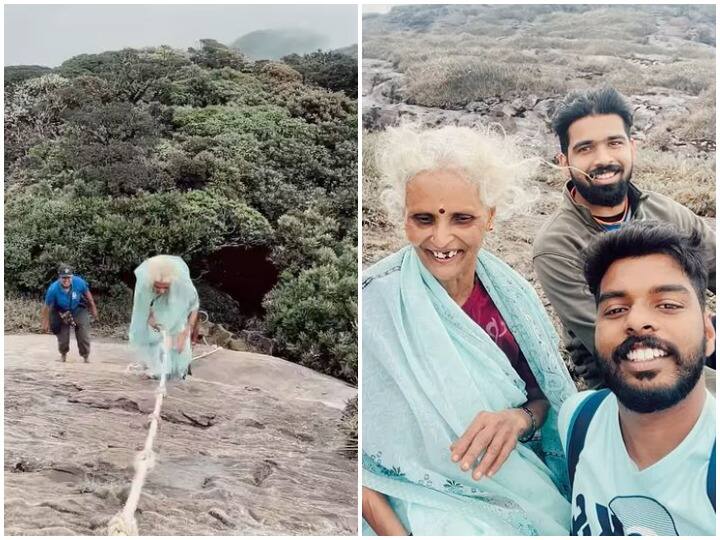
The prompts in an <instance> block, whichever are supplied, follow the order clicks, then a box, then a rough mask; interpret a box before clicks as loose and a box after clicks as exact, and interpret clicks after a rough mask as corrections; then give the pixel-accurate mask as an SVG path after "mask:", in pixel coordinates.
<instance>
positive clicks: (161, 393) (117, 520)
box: [108, 330, 222, 536]
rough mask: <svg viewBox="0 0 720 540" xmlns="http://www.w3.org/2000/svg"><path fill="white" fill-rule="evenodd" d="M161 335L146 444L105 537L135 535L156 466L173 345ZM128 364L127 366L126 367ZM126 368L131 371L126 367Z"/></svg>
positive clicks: (163, 332) (218, 348)
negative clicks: (137, 513)
mask: <svg viewBox="0 0 720 540" xmlns="http://www.w3.org/2000/svg"><path fill="white" fill-rule="evenodd" d="M161 335H162V343H163V345H162V348H161V355H162V361H161V371H162V373H161V375H160V384H158V387H157V388H156V389H155V408H154V409H153V412H152V413H151V414H150V416H149V417H148V418H149V420H150V429H149V430H148V434H147V437H146V438H145V446H144V447H143V449H142V450H141V451H140V452H139V453H138V455H137V456H136V457H135V462H134V467H135V477H134V478H133V481H132V484H131V485H130V494H129V495H128V498H127V500H126V501H125V506H124V507H123V509H122V511H120V512H118V513H117V514H115V515H114V516H113V517H112V519H111V520H110V521H109V522H108V536H138V526H137V521H136V520H135V511H136V510H137V505H138V502H139V501H140V494H141V492H142V488H143V485H144V484H145V477H146V476H147V473H148V472H149V471H150V470H151V469H152V468H153V467H154V465H155V452H154V451H153V449H152V448H153V442H154V441H155V435H156V434H157V430H158V425H159V422H160V410H161V408H162V402H163V398H164V397H165V395H167V388H166V387H165V380H166V373H167V362H168V358H169V354H170V347H171V346H172V343H171V339H170V337H169V336H168V335H167V333H166V332H165V331H164V330H161ZM221 348H222V347H218V346H216V347H215V348H214V349H213V350H211V351H208V352H206V353H204V354H201V355H199V356H194V357H193V360H197V359H198V358H204V357H206V356H208V355H211V354H213V353H215V352H217V351H219V350H220V349H221ZM129 367H130V366H128V368H129ZM126 371H130V370H129V369H128V370H126Z"/></svg>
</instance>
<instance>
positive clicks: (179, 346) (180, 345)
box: [175, 329, 188, 352]
mask: <svg viewBox="0 0 720 540" xmlns="http://www.w3.org/2000/svg"><path fill="white" fill-rule="evenodd" d="M187 337H188V333H187V329H185V330H183V331H182V332H180V333H179V334H178V335H177V336H175V350H176V351H177V352H183V351H184V350H185V343H186V342H187Z"/></svg>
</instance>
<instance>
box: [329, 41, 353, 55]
mask: <svg viewBox="0 0 720 540" xmlns="http://www.w3.org/2000/svg"><path fill="white" fill-rule="evenodd" d="M333 52H336V53H338V54H344V55H345V56H350V57H351V58H357V56H358V46H357V43H353V44H352V45H348V46H347V47H340V48H339V49H335V50H333Z"/></svg>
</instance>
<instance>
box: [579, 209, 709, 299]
mask: <svg viewBox="0 0 720 540" xmlns="http://www.w3.org/2000/svg"><path fill="white" fill-rule="evenodd" d="M656 254H662V255H668V256H670V257H672V258H673V259H675V261H677V263H678V264H679V265H680V267H681V268H682V271H683V273H684V274H685V275H686V276H687V277H688V279H689V280H690V283H692V286H693V288H694V289H695V293H696V294H697V297H698V300H699V301H700V307H701V308H703V309H704V308H705V290H706V289H707V285H708V271H707V261H706V259H705V255H704V251H703V245H702V236H701V235H700V233H699V232H698V231H696V230H694V231H693V232H692V233H690V234H686V233H683V232H680V230H678V229H677V228H676V227H675V226H674V225H670V224H668V223H660V222H657V221H636V222H632V223H628V224H627V225H624V226H623V227H622V228H621V229H620V230H618V231H611V232H607V233H604V234H601V235H600V236H598V237H597V238H596V239H595V240H593V241H592V242H591V243H590V244H589V245H588V246H587V248H585V251H584V252H583V255H584V258H585V268H584V273H585V281H586V282H587V284H588V287H589V288H590V292H591V293H592V294H593V296H594V297H595V304H596V305H597V303H598V300H599V298H600V282H601V281H602V278H603V277H604V276H605V273H606V272H607V270H608V268H610V265H611V264H613V263H614V262H615V261H618V260H621V259H628V258H631V257H643V256H645V255H656Z"/></svg>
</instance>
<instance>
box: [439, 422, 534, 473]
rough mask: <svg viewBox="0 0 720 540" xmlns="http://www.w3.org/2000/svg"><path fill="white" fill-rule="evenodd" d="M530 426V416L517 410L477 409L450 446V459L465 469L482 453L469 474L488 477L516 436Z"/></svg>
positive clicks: (511, 447)
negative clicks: (460, 435) (468, 423)
mask: <svg viewBox="0 0 720 540" xmlns="http://www.w3.org/2000/svg"><path fill="white" fill-rule="evenodd" d="M530 427H531V421H530V418H529V417H528V415H527V414H526V413H525V412H524V411H522V410H521V409H506V410H504V411H499V412H486V411H483V412H480V413H478V414H477V416H475V419H474V420H473V421H472V423H471V424H470V426H469V427H468V428H467V429H466V430H465V433H463V435H462V437H460V438H459V439H458V440H457V441H455V442H454V443H453V444H451V445H450V450H451V452H452V457H451V459H452V460H453V461H454V462H456V463H457V462H459V464H460V468H461V469H462V470H463V471H467V470H469V469H470V467H472V466H473V465H474V464H475V462H476V460H477V458H478V456H480V454H483V452H484V454H483V456H482V459H481V460H480V463H479V464H478V466H477V467H475V470H473V473H472V477H473V479H475V480H480V478H482V477H483V475H487V476H492V475H494V474H495V473H496V472H497V471H498V470H499V469H500V467H501V466H502V464H503V463H505V460H506V459H507V458H508V456H509V455H510V452H512V450H513V448H515V445H516V444H517V440H518V438H519V437H520V436H521V435H522V434H523V433H525V432H526V431H527V430H528V429H530Z"/></svg>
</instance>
